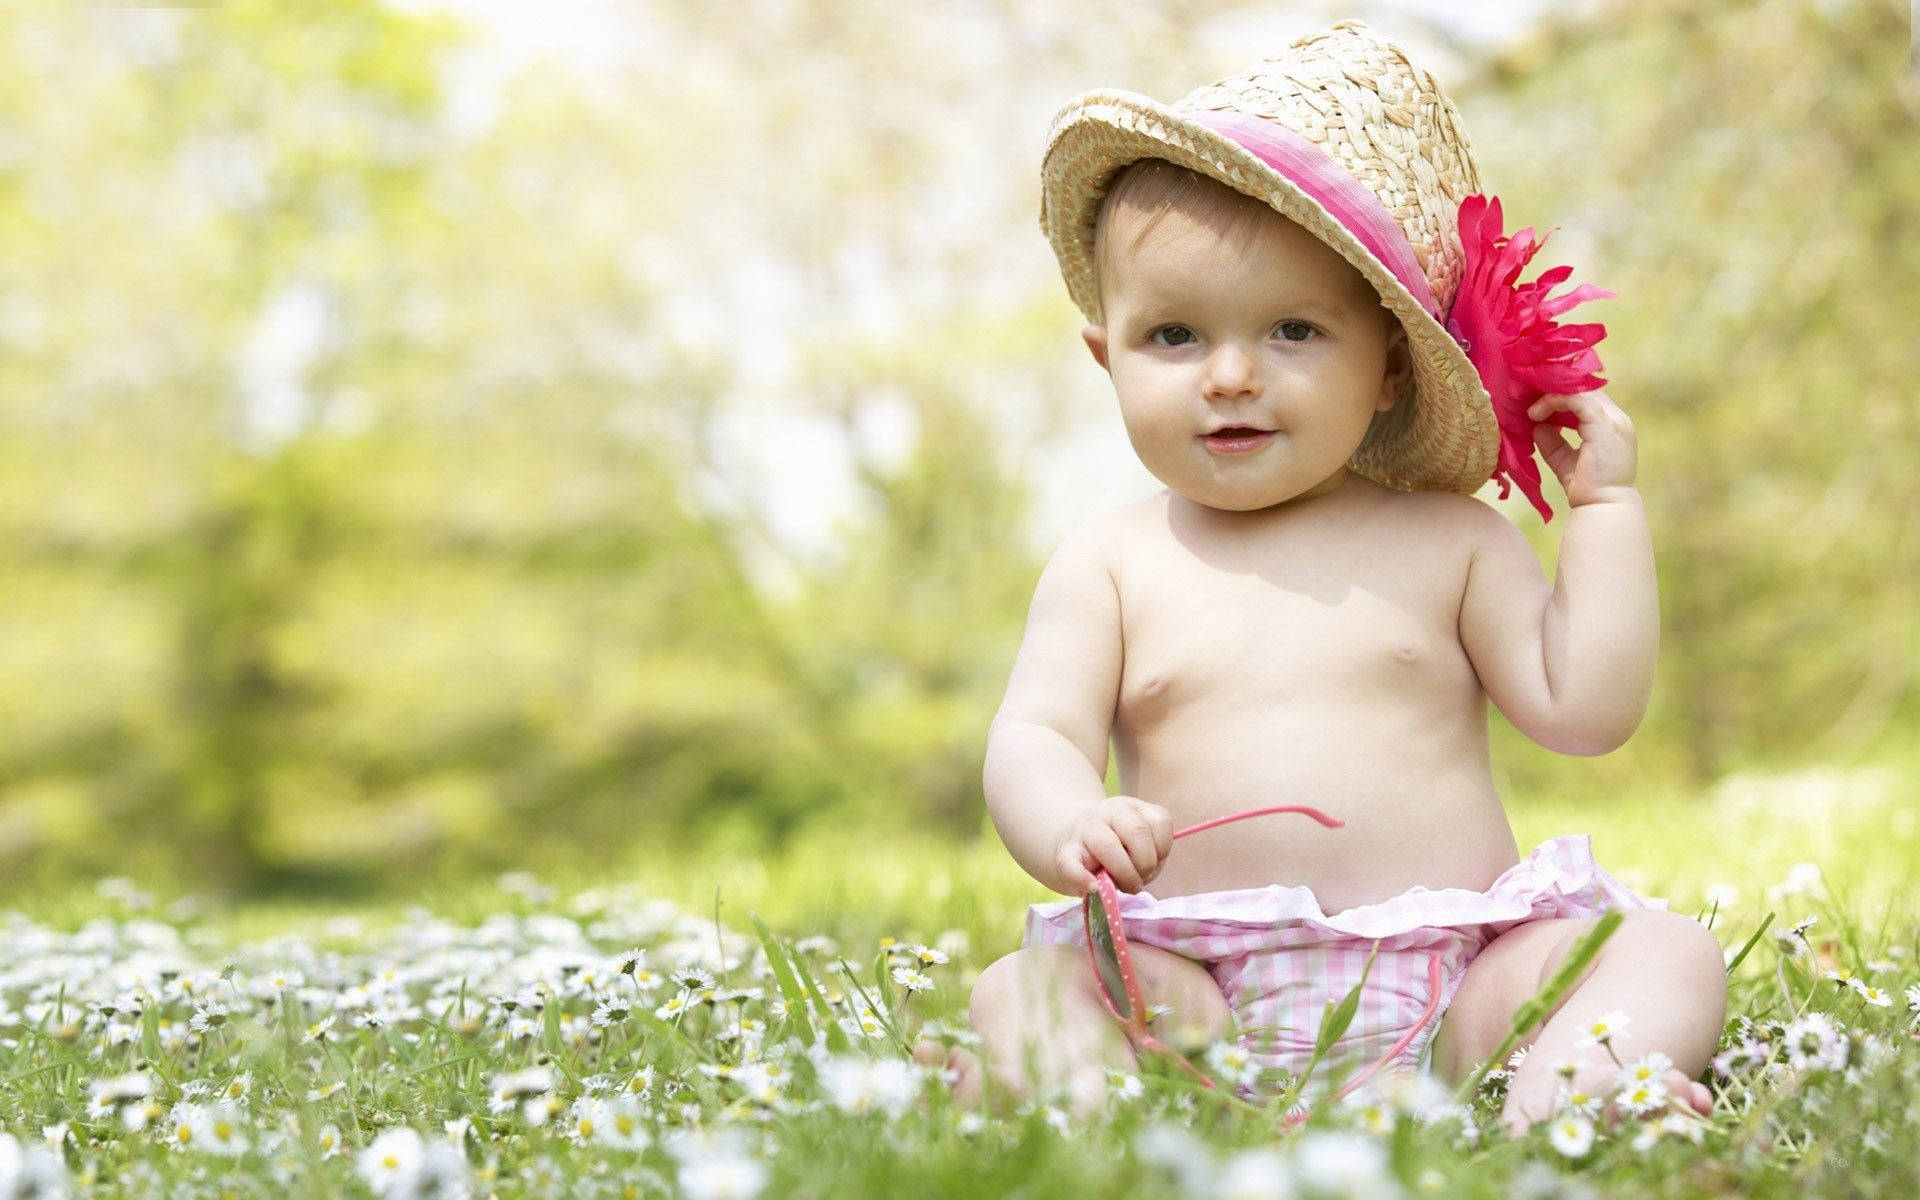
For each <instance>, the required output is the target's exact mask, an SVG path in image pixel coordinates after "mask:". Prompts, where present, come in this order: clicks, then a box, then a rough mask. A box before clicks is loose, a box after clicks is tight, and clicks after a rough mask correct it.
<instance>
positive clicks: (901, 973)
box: [893, 967, 933, 992]
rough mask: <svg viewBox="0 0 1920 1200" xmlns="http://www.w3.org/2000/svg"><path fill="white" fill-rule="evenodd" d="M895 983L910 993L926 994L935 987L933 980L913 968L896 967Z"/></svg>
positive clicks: (894, 970)
mask: <svg viewBox="0 0 1920 1200" xmlns="http://www.w3.org/2000/svg"><path fill="white" fill-rule="evenodd" d="M893 981H894V982H895V983H897V984H899V985H900V986H901V987H903V988H905V989H907V991H909V992H924V991H927V990H929V989H931V988H932V987H933V980H932V979H930V978H928V977H927V976H925V975H923V974H921V973H920V972H918V971H916V970H914V969H913V968H912V967H895V968H894V969H893Z"/></svg>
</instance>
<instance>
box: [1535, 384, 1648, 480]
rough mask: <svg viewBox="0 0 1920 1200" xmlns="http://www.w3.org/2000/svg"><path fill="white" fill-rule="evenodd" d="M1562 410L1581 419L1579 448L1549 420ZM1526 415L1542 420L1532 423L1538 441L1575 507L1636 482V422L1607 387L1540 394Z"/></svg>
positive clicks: (1536, 443) (1637, 452)
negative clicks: (1634, 429)
mask: <svg viewBox="0 0 1920 1200" xmlns="http://www.w3.org/2000/svg"><path fill="white" fill-rule="evenodd" d="M1560 411H1569V412H1572V413H1573V415H1574V416H1576V417H1578V418H1579V419H1580V430H1579V432H1580V448H1579V449H1577V450H1576V449H1574V448H1573V447H1572V446H1571V445H1569V444H1568V443H1567V438H1566V435H1565V434H1563V433H1561V432H1560V427H1559V426H1558V425H1551V424H1548V423H1547V417H1548V416H1550V415H1551V414H1553V413H1555V412H1560ZM1527 416H1529V417H1531V418H1532V419H1534V420H1536V421H1538V422H1540V424H1538V425H1535V426H1534V427H1533V441H1534V444H1535V445H1537V446H1539V447H1540V456H1541V457H1542V458H1544V459H1546V460H1547V466H1549V467H1551V468H1553V473H1554V474H1555V475H1556V476H1558V477H1559V480H1560V486H1561V487H1562V488H1564V489H1565V490H1566V493H1567V503H1568V504H1570V505H1573V506H1574V507H1576V508H1577V507H1579V506H1580V505H1582V504H1592V503H1593V502H1594V501H1596V500H1606V499H1610V498H1611V496H1612V494H1614V493H1617V492H1618V491H1619V490H1621V489H1623V488H1631V487H1633V477H1634V473H1635V471H1636V470H1637V468H1638V465H1639V451H1638V450H1637V449H1636V447H1635V444H1634V438H1633V422H1632V421H1631V420H1629V419H1628V417H1627V414H1626V413H1624V412H1622V411H1621V410H1620V406H1619V405H1618V404H1615V403H1614V402H1613V401H1612V400H1610V399H1608V397H1607V394H1606V393H1605V392H1579V393H1576V394H1574V395H1571V396H1542V397H1540V398H1539V399H1538V400H1535V401H1534V402H1533V405H1532V407H1530V408H1528V409H1527Z"/></svg>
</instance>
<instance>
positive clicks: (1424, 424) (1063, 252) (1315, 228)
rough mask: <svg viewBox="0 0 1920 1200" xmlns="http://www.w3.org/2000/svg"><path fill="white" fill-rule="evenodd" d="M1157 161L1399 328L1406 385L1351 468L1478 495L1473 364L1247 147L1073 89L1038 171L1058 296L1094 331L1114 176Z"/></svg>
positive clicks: (1115, 93)
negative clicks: (1201, 178) (1310, 252)
mask: <svg viewBox="0 0 1920 1200" xmlns="http://www.w3.org/2000/svg"><path fill="white" fill-rule="evenodd" d="M1143 158H1161V159H1166V160H1167V161H1169V162H1172V163H1174V164H1175V165H1177V166H1182V167H1187V168H1189V169H1191V170H1194V171H1198V172H1200V173H1201V174H1203V175H1206V176H1209V177H1211V178H1213V179H1216V180H1218V181H1219V182H1221V183H1223V184H1225V185H1226V186H1228V187H1231V188H1233V189H1234V190H1235V191H1238V192H1241V193H1242V194H1244V195H1247V196H1251V197H1252V198H1254V199H1256V200H1260V201H1262V202H1264V203H1266V204H1268V205H1270V206H1271V207H1272V208H1274V209H1275V210H1277V211H1278V212H1279V213H1281V215H1283V216H1285V217H1287V218H1288V219H1290V220H1293V221H1295V222H1297V223H1299V224H1300V225H1302V226H1304V227H1305V228H1306V229H1307V230H1308V231H1309V232H1311V233H1312V234H1313V235H1314V236H1315V237H1318V238H1319V239H1320V240H1321V241H1322V242H1324V243H1326V244H1327V245H1328V246H1330V247H1331V248H1332V249H1333V250H1334V251H1336V252H1337V253H1338V254H1339V255H1340V256H1341V257H1342V258H1344V259H1346V260H1347V261H1348V262H1349V263H1351V264H1353V266H1354V268H1355V269H1356V270H1358V271H1359V272H1360V273H1361V275H1363V276H1365V277H1366V280H1367V282H1368V283H1370V284H1372V285H1373V288H1374V290H1375V291H1376V292H1378V293H1379V295H1380V300H1381V303H1383V304H1385V305H1386V307H1387V308H1388V310H1389V311H1391V312H1392V313H1393V314H1394V315H1395V316H1396V317H1398V318H1399V320H1400V324H1401V325H1402V326H1403V327H1404V328H1405V329H1406V331H1407V344H1408V347H1409V349H1410V351H1411V354H1412V358H1413V374H1414V386H1413V389H1412V395H1411V396H1410V397H1409V398H1408V400H1407V401H1405V402H1403V403H1402V404H1400V405H1398V406H1396V408H1395V409H1394V410H1392V411H1391V412H1389V413H1383V414H1380V415H1379V417H1378V418H1377V419H1376V420H1375V422H1374V425H1373V427H1372V428H1370V429H1369V430H1368V431H1367V436H1366V438H1365V440H1363V441H1362V443H1361V445H1360V448H1359V449H1358V450H1357V451H1355V452H1354V455H1353V458H1352V460H1351V461H1350V462H1349V466H1350V467H1352V469H1353V470H1355V471H1357V472H1359V473H1360V474H1362V475H1365V476H1366V477H1367V478H1369V479H1372V480H1374V481H1375V482H1376V483H1379V484H1381V485H1383V486H1386V487H1391V488H1395V489H1397V490H1400V491H1416V490H1428V491H1455V492H1465V493H1468V494H1471V493H1473V492H1476V491H1478V490H1479V489H1480V488H1481V486H1483V485H1484V484H1485V483H1486V482H1487V480H1488V479H1489V478H1490V477H1491V475H1492V473H1493V468H1494V467H1495V466H1496V465H1497V464H1498V462H1499V453H1500V427H1499V422H1498V420H1497V418H1496V417H1495V416H1494V411H1493V402H1492V399H1491V397H1489V396H1488V394H1487V390H1486V388H1485V387H1484V386H1482V384H1481V382H1480V374H1479V372H1478V371H1477V370H1475V368H1474V366H1473V362H1472V360H1470V359H1469V358H1468V357H1467V356H1466V353H1465V352H1464V351H1462V350H1461V349H1460V346H1459V344H1458V343H1457V342H1455V341H1454V340H1453V337H1452V335H1450V334H1449V333H1448V332H1447V331H1446V330H1445V329H1444V328H1443V327H1442V326H1441V325H1440V323H1439V322H1438V321H1436V320H1435V319H1434V318H1433V317H1432V316H1431V315H1430V314H1429V313H1428V312H1427V311H1426V309H1424V308H1422V307H1421V305H1420V302H1419V301H1417V300H1415V299H1414V298H1413V295H1412V293H1410V292H1409V291H1407V289H1406V286H1405V285H1404V284H1402V283H1401V282H1400V281H1399V279H1397V278H1395V276H1394V274H1393V272H1392V271H1389V270H1388V269H1387V268H1386V266H1385V265H1384V264H1382V263H1381V262H1380V261H1379V260H1378V259H1376V258H1375V257H1374V256H1373V255H1372V254H1371V253H1370V252H1369V251H1368V250H1367V249H1366V247H1364V246H1363V245H1361V244H1360V241H1359V239H1358V238H1356V237H1354V235H1353V234H1352V233H1351V232H1349V231H1348V229H1347V228H1346V226H1344V225H1342V224H1341V223H1340V222H1339V221H1338V220H1336V219H1335V218H1334V217H1333V216H1332V215H1331V214H1330V213H1328V212H1327V210H1326V209H1325V208H1324V207H1322V206H1321V204H1320V202H1319V201H1317V200H1315V199H1314V198H1313V197H1312V196H1310V195H1308V194H1307V193H1306V192H1304V191H1302V190H1301V189H1300V187H1299V186H1298V185H1296V184H1295V183H1294V182H1293V181H1292V180H1290V179H1288V178H1287V177H1286V176H1284V175H1282V174H1280V173H1279V172H1278V171H1276V170H1274V169H1273V168H1272V167H1270V166H1268V165H1267V164H1266V163H1264V162H1262V161H1261V160H1260V159H1259V158H1258V157H1257V156H1255V155H1254V154H1253V153H1252V152H1251V151H1249V150H1247V149H1246V148H1245V147H1243V146H1241V145H1239V144H1238V143H1237V142H1234V141H1233V140H1232V139H1230V138H1227V137H1225V136H1223V135H1221V134H1218V133H1215V132H1214V131H1213V130H1211V129H1209V128H1207V127H1206V126H1204V125H1201V124H1198V123H1196V122H1194V121H1191V120H1189V119H1187V118H1186V117H1184V116H1182V115H1181V114H1180V113H1179V112H1178V111H1177V110H1175V109H1172V108H1169V107H1168V106H1166V105H1164V104H1161V103H1160V102H1159V101H1157V100H1154V99H1153V98H1152V97H1150V96H1143V95H1140V94H1138V93H1135V92H1128V91H1121V90H1118V89H1105V88H1103V89H1099V90H1096V91H1090V92H1083V93H1081V94H1080V95H1078V96H1076V97H1074V98H1073V99H1072V100H1070V101H1068V102H1067V104H1066V105H1065V106H1064V107H1062V108H1061V110H1060V111H1059V113H1058V114H1057V115H1056V116H1055V117H1054V120H1053V124H1052V126H1051V128H1050V129H1049V131H1048V134H1047V147H1046V153H1045V156H1044V158H1043V159H1042V165H1041V181H1042V182H1041V206H1040V226H1041V229H1042V230H1043V231H1044V232H1045V233H1046V235H1047V240H1048V241H1049V242H1050V243H1051V244H1052V246H1053V251H1054V254H1055V256H1056V257H1057V258H1058V259H1059V261H1060V269H1061V274H1062V275H1063V276H1064V277H1065V280H1066V284H1067V291H1068V294H1069V295H1070V296H1071V297H1072V298H1073V301H1074V304H1075V305H1076V306H1077V307H1078V308H1079V309H1080V311H1081V313H1082V314H1084V315H1085V316H1086V318H1087V320H1088V321H1090V322H1092V323H1093V324H1096V325H1099V324H1103V323H1104V320H1103V314H1102V312H1101V306H1100V292H1099V281H1098V279H1097V277H1096V273H1095V266H1094V256H1093V236H1094V221H1095V218H1096V217H1097V216H1098V215H1099V212H1100V202H1101V200H1102V198H1103V197H1104V196H1105V195H1106V191H1107V187H1108V185H1109V184H1110V183H1111V182H1112V179H1113V176H1114V174H1115V173H1116V172H1117V171H1118V170H1119V169H1120V168H1121V167H1123V166H1125V165H1126V164H1128V163H1130V162H1134V161H1137V160H1139V159H1143Z"/></svg>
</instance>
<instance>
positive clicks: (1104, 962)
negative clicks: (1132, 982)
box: [1086, 891, 1133, 1019]
mask: <svg viewBox="0 0 1920 1200" xmlns="http://www.w3.org/2000/svg"><path fill="white" fill-rule="evenodd" d="M1086 905H1087V930H1088V932H1089V934H1090V936H1091V937H1092V939H1093V940H1092V945H1093V967H1094V974H1095V975H1097V976H1098V977H1099V980H1100V987H1101V990H1103V991H1105V992H1106V993H1107V1002H1108V1003H1109V1004H1111V1005H1113V1011H1115V1012H1117V1013H1119V1014H1120V1016H1121V1017H1122V1018H1125V1019H1131V1018H1132V1016H1133V1006H1132V1005H1131V1004H1129V1003H1128V1002H1127V983H1126V980H1125V979H1124V978H1122V977H1121V974H1120V953H1119V951H1117V950H1115V949H1114V946H1113V925H1112V923H1111V921H1110V920H1109V919H1108V915H1107V903H1106V901H1105V900H1104V899H1103V898H1102V897H1101V895H1100V893H1099V892H1098V891H1093V892H1089V893H1087V899H1086Z"/></svg>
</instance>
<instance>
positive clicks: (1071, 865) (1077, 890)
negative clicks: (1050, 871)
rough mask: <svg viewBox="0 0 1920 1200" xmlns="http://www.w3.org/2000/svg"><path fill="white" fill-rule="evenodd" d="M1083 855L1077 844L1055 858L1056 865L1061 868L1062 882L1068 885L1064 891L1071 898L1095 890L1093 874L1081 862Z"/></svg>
mask: <svg viewBox="0 0 1920 1200" xmlns="http://www.w3.org/2000/svg"><path fill="white" fill-rule="evenodd" d="M1081 853H1082V851H1081V849H1080V846H1079V845H1078V843H1076V844H1074V845H1072V846H1068V847H1066V848H1064V849H1062V850H1061V851H1060V853H1059V854H1057V855H1055V856H1054V865H1055V866H1057V867H1059V868H1060V881H1061V882H1062V883H1064V884H1065V885H1066V887H1065V888H1064V889H1062V890H1064V891H1065V892H1066V893H1067V894H1068V895H1070V896H1084V895H1086V894H1087V893H1088V892H1090V891H1092V890H1093V872H1092V871H1089V870H1088V869H1087V864H1086V863H1085V862H1083V861H1081V857H1080V856H1081Z"/></svg>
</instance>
